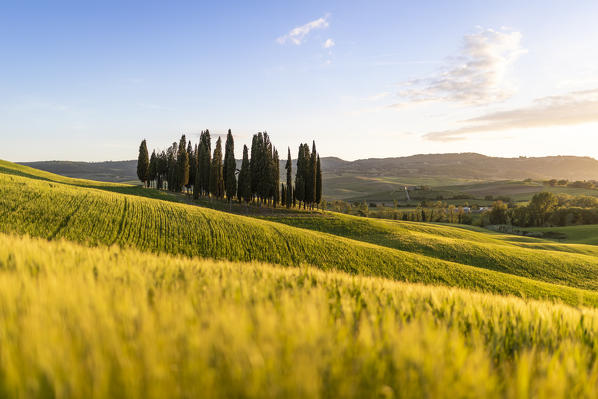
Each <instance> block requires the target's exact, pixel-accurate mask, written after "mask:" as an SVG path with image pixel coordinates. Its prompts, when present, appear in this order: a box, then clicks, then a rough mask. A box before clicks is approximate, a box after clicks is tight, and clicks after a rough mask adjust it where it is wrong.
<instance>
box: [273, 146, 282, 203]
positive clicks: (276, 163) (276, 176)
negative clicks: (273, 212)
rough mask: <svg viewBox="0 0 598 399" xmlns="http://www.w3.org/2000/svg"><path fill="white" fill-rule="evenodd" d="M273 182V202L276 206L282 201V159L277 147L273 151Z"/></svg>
mask: <svg viewBox="0 0 598 399" xmlns="http://www.w3.org/2000/svg"><path fill="white" fill-rule="evenodd" d="M271 176H272V178H271V179H272V183H271V190H272V195H273V198H272V204H273V206H274V207H276V206H277V205H278V204H279V203H280V189H279V187H280V159H278V151H277V150H276V148H275V149H274V150H273V153H272V171H271Z"/></svg>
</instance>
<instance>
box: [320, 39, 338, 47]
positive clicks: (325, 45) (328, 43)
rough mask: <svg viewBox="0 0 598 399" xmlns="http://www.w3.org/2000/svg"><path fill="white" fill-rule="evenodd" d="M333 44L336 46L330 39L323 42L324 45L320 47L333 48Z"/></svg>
mask: <svg viewBox="0 0 598 399" xmlns="http://www.w3.org/2000/svg"><path fill="white" fill-rule="evenodd" d="M335 44H336V43H334V40H332V39H327V40H326V41H325V42H324V44H322V47H324V48H332V47H334V45H335Z"/></svg>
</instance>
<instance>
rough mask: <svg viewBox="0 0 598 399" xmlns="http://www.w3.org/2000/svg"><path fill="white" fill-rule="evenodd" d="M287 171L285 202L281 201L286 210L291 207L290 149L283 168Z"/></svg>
mask: <svg viewBox="0 0 598 399" xmlns="http://www.w3.org/2000/svg"><path fill="white" fill-rule="evenodd" d="M284 168H285V169H286V170H287V187H286V188H287V193H286V195H285V197H286V201H283V202H284V203H285V205H286V206H287V208H290V207H291V204H292V197H293V194H292V190H293V181H292V179H293V177H292V176H293V160H292V159H291V148H290V147H289V148H288V155H287V163H286V165H285V167H284Z"/></svg>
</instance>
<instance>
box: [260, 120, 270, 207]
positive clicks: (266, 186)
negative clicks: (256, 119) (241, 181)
mask: <svg viewBox="0 0 598 399" xmlns="http://www.w3.org/2000/svg"><path fill="white" fill-rule="evenodd" d="M262 137H263V143H262V144H261V146H260V150H261V154H260V156H259V159H260V160H261V168H260V173H259V177H260V180H259V182H258V195H259V197H260V199H261V200H262V201H268V200H269V199H270V198H272V143H271V142H270V137H268V133H266V132H264V134H263V136H262Z"/></svg>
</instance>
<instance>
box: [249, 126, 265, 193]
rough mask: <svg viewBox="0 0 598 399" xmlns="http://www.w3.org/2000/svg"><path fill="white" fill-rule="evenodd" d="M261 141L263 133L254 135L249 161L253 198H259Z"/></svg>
mask: <svg viewBox="0 0 598 399" xmlns="http://www.w3.org/2000/svg"><path fill="white" fill-rule="evenodd" d="M260 141H262V133H261V132H260V133H258V134H254V135H253V139H252V140H251V159H250V161H249V174H250V176H251V179H250V181H251V196H252V197H255V196H257V186H258V181H259V173H258V172H259V160H258V157H259V153H260V149H259V147H260Z"/></svg>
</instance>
